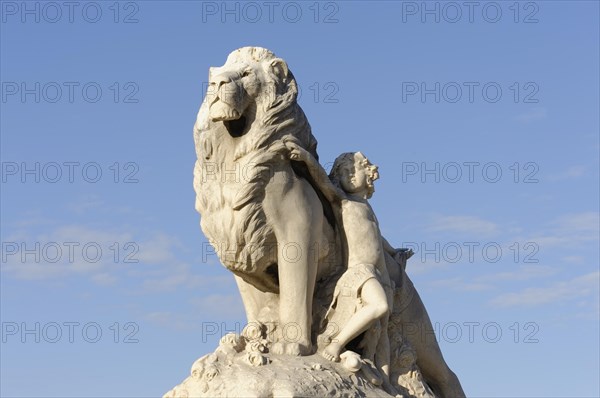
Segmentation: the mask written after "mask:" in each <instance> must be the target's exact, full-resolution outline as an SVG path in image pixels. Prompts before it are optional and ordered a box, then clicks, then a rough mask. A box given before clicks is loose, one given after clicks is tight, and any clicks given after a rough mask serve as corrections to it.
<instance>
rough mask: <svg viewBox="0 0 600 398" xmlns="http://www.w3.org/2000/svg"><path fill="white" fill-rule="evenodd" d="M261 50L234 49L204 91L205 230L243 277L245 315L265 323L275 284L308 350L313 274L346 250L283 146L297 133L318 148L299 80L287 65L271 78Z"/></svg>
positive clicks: (200, 145) (199, 147) (282, 312)
mask: <svg viewBox="0 0 600 398" xmlns="http://www.w3.org/2000/svg"><path fill="white" fill-rule="evenodd" d="M262 50H263V49H257V50H253V49H247V48H246V49H240V50H237V52H238V54H236V55H235V56H234V54H235V53H234V54H232V55H230V57H229V58H228V61H227V62H226V64H225V65H224V66H223V67H221V68H219V69H218V71H211V79H212V80H211V82H213V81H216V83H215V85H214V87H215V92H214V93H213V94H214V95H215V98H213V99H211V98H210V95H209V94H207V97H206V99H205V101H204V102H203V104H202V106H201V108H200V112H199V113H198V119H197V122H196V126H195V128H194V139H195V144H196V152H197V156H198V160H197V162H196V165H195V169H194V188H195V191H196V209H197V210H198V212H199V213H200V214H201V215H202V218H201V227H202V231H203V232H204V234H205V235H206V236H207V238H208V239H209V241H210V242H211V244H212V245H213V246H214V247H215V250H216V252H217V254H218V256H219V259H220V260H221V262H222V263H223V264H224V265H225V266H226V267H227V268H228V269H229V270H231V271H232V272H233V273H234V274H235V275H236V277H237V278H236V279H237V281H238V285H239V286H240V292H241V294H242V300H243V301H244V305H245V307H246V313H247V315H248V318H249V319H248V320H249V321H262V322H264V321H265V319H260V318H261V316H260V312H261V311H264V310H265V308H266V307H269V306H270V307H273V300H274V297H276V296H275V295H273V293H278V294H279V295H278V296H277V298H278V301H279V304H278V306H279V314H276V316H274V318H276V320H277V321H279V322H280V323H286V322H288V323H295V324H297V325H300V328H301V330H302V335H303V336H302V338H301V339H300V340H299V341H300V345H301V346H302V347H301V348H300V350H302V351H307V350H310V340H311V336H310V330H311V323H312V322H311V321H312V314H311V312H312V297H313V291H314V286H315V282H316V279H317V277H318V275H322V274H326V273H327V271H328V269H329V268H330V267H333V266H335V265H336V263H337V262H338V261H337V259H336V258H335V256H336V255H337V253H339V250H336V248H334V247H332V249H333V250H329V246H330V245H331V244H332V243H333V244H334V245H335V242H337V240H336V234H335V233H334V227H333V226H332V225H331V224H330V223H329V222H328V221H327V220H326V217H325V212H324V210H323V204H322V202H321V200H320V199H319V196H318V194H317V192H316V191H315V189H314V188H313V187H312V186H311V185H310V184H309V182H308V181H307V180H305V179H304V178H302V177H301V176H299V175H297V173H296V172H295V171H294V168H293V167H292V162H291V161H290V160H289V159H288V158H287V156H285V154H284V153H281V151H280V150H281V149H282V148H284V144H283V142H284V141H287V140H292V141H294V142H296V143H297V144H299V145H301V146H302V147H304V148H306V149H307V150H309V151H310V152H311V153H313V154H314V156H316V155H317V154H316V146H317V141H316V139H315V138H314V137H313V135H312V133H311V130H310V126H309V124H308V121H307V119H306V117H305V115H304V113H303V112H302V109H301V108H300V106H299V105H298V104H297V102H296V94H297V91H296V90H297V88H296V85H295V80H294V79H293V76H292V75H291V73H288V71H287V70H286V71H285V72H286V73H285V75H286V76H285V78H282V80H283V81H272V82H271V81H269V80H270V78H272V77H273V74H271V73H267V71H266V70H267V66H265V63H270V62H273V60H274V57H272V56H271V55H272V54H268V53H267V54H265V53H261V54H258V55H257V54H256V52H260V51H262ZM265 51H266V50H265ZM240 52H241V53H240ZM232 57H233V58H232ZM240 68H245V69H248V68H254V69H253V72H252V73H253V74H254V75H255V77H256V78H257V80H258V81H256V79H255V80H253V81H249V80H250V79H246V80H244V79H243V78H242V73H241V72H240V71H239V69H240ZM224 75H226V77H223V76H224ZM275 77H276V79H275V80H277V78H280V77H282V75H281V74H279V75H276V76H275ZM236 79H237V80H236ZM227 85H230V87H229V88H228V86H227ZM256 86H260V87H259V88H258V89H257V87H256ZM226 90H230V91H226ZM249 92H252V93H253V94H255V96H254V97H253V98H251V100H250V101H248V99H247V97H248V96H250V97H252V95H249V94H248V93H249ZM240 104H242V105H240ZM236 107H237V108H239V111H238V110H234V109H236ZM213 109H216V110H215V111H213ZM211 112H212V114H211ZM215 114H216V116H215ZM223 115H225V116H223ZM231 115H233V116H231ZM230 117H232V118H234V119H233V122H231V121H230V119H229V118H230ZM236 117H237V118H236ZM220 119H222V120H220ZM238 120H242V122H243V123H242V122H238ZM228 123H229V124H228ZM234 123H238V124H239V126H238V125H234ZM242 124H243V125H242ZM240 126H242V127H240ZM299 281H303V282H302V283H298V282H299Z"/></svg>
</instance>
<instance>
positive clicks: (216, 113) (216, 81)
mask: <svg viewBox="0 0 600 398" xmlns="http://www.w3.org/2000/svg"><path fill="white" fill-rule="evenodd" d="M297 93H298V89H297V86H296V80H295V79H294V76H293V75H292V73H291V72H290V70H289V69H288V66H287V64H286V63H285V61H284V60H282V59H281V58H277V57H276V56H275V54H273V53H272V52H271V51H269V50H267V49H264V48H261V47H244V48H240V49H238V50H235V51H233V52H232V53H231V54H229V56H228V57H227V61H226V62H225V65H223V66H221V67H213V68H210V70H209V87H208V90H207V94H206V101H207V106H208V107H209V108H208V118H209V119H210V121H211V122H213V123H214V122H223V123H224V125H225V127H226V128H227V130H228V131H229V133H230V134H231V136H233V137H239V136H242V135H244V134H245V133H247V132H248V130H249V127H250V125H252V124H253V123H254V121H255V120H257V121H260V119H262V117H261V116H266V115H268V114H269V111H270V110H272V109H273V108H274V107H276V106H277V105H278V104H281V103H283V102H285V103H288V104H289V103H293V102H295V100H296V97H297ZM257 115H258V117H257Z"/></svg>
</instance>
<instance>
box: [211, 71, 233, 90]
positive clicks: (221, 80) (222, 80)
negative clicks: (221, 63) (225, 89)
mask: <svg viewBox="0 0 600 398" xmlns="http://www.w3.org/2000/svg"><path fill="white" fill-rule="evenodd" d="M231 81H232V79H231V77H230V76H229V75H228V74H225V73H219V74H218V75H216V76H211V79H210V84H212V85H215V86H217V88H219V87H221V86H222V85H223V84H226V83H230V82H231Z"/></svg>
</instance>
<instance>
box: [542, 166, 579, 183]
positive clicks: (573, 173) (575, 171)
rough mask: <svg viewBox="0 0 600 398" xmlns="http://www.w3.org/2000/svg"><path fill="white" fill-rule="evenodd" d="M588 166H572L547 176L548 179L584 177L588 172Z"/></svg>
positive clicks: (560, 179) (558, 179) (559, 179)
mask: <svg viewBox="0 0 600 398" xmlns="http://www.w3.org/2000/svg"><path fill="white" fill-rule="evenodd" d="M586 169H587V168H586V167H585V166H582V165H575V166H570V167H569V168H567V169H566V170H565V171H562V172H560V173H556V174H550V175H548V176H546V177H545V178H546V179H547V180H548V181H562V180H573V179H577V178H579V177H582V176H583V175H584V174H585V172H586Z"/></svg>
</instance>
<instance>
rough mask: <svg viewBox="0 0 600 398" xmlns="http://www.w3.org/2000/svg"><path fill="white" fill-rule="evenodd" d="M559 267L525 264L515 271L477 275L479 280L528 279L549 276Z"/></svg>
mask: <svg viewBox="0 0 600 398" xmlns="http://www.w3.org/2000/svg"><path fill="white" fill-rule="evenodd" d="M558 271H559V270H558V268H556V267H550V266H546V265H523V266H520V267H519V268H518V269H516V270H514V271H506V272H499V273H496V274H489V275H483V276H480V277H477V278H476V280H477V281H479V282H500V281H526V280H530V279H541V278H547V277H550V276H553V275H555V274H556V273H558Z"/></svg>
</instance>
